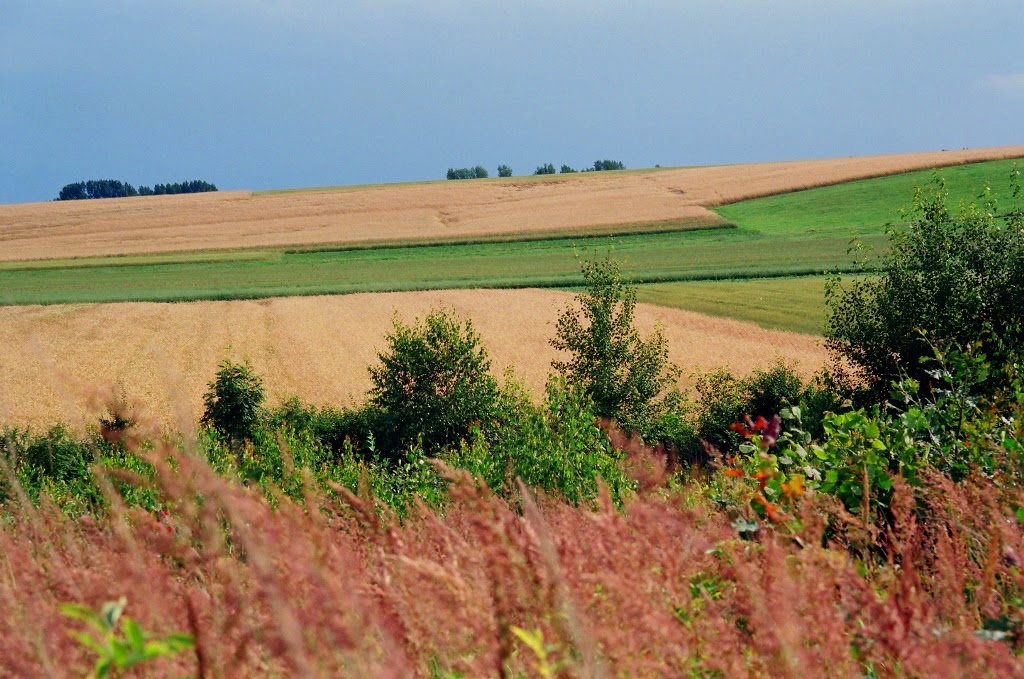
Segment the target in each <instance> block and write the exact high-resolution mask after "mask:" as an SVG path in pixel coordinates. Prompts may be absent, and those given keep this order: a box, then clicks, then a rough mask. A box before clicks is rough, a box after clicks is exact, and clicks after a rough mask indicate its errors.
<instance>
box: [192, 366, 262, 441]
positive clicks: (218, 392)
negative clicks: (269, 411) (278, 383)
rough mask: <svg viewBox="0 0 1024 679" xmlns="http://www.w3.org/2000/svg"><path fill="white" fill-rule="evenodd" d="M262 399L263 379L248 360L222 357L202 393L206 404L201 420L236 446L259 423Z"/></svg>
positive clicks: (247, 436)
mask: <svg viewBox="0 0 1024 679" xmlns="http://www.w3.org/2000/svg"><path fill="white" fill-rule="evenodd" d="M263 401H264V394H263V380H262V379H261V378H260V377H259V375H256V374H255V373H254V372H253V371H252V368H250V366H249V364H248V362H246V363H242V364H238V363H234V362H232V361H231V360H230V359H224V360H223V361H221V363H220V366H219V368H218V370H217V376H216V377H215V378H214V381H213V382H212V383H211V384H210V386H209V388H208V389H207V391H206V395H205V396H204V397H203V402H204V403H205V406H206V407H205V410H204V411H203V418H202V423H203V424H205V425H209V426H211V427H213V428H214V430H216V431H217V432H219V433H220V434H222V435H223V436H226V437H228V439H229V440H230V441H231V442H232V445H233V446H234V447H236V448H237V447H238V446H240V445H241V442H242V441H244V440H245V439H248V438H250V437H251V436H252V434H253V431H254V430H255V428H256V426H257V425H258V424H259V422H260V417H261V414H262V408H263Z"/></svg>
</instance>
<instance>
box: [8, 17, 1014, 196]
mask: <svg viewBox="0 0 1024 679" xmlns="http://www.w3.org/2000/svg"><path fill="white" fill-rule="evenodd" d="M1022 35H1024V2H1021V0H993V1H991V2H988V1H985V0H979V2H977V3H968V2H963V1H962V0H957V1H953V0H949V1H947V0H848V1H846V0H836V1H834V2H833V1H829V2H824V1H822V0H763V1H762V0H757V1H755V0H705V1H701V2H697V1H692V2H690V1H686V0H664V1H663V0H650V1H646V2H645V1H644V0H631V1H628V2H618V1H616V0H500V1H498V2H492V1H491V0H420V1H418V2H411V1H405V0H377V1H373V2H371V1H365V0H364V1H360V0H162V1H161V2H153V1H152V0H103V1H102V2H95V1H93V0H0V203H13V202H29V201H38V200H50V199H52V198H53V197H55V196H56V195H57V193H58V192H59V190H60V188H61V187H62V186H63V185H65V184H67V183H69V182H73V181H78V180H82V179H107V178H110V179H121V180H124V181H128V182H130V183H132V184H135V185H138V184H147V185H152V184H154V183H165V182H172V181H182V180H185V179H205V180H207V181H210V182H213V183H215V184H217V186H218V187H219V188H221V189H222V190H223V189H251V190H261V189H271V188H289V187H304V186H328V185H341V184H362V183H377V182H394V181H415V180H423V179H441V178H443V177H444V176H445V172H446V171H447V169H448V168H449V167H468V166H475V165H483V166H484V167H486V168H488V170H489V171H490V172H491V174H492V175H494V174H496V168H497V166H498V165H499V164H506V165H509V166H511V167H512V169H513V170H514V172H515V174H517V175H518V174H532V172H533V170H534V169H535V168H536V167H537V166H538V165H541V164H543V163H553V164H554V165H555V166H556V167H558V166H560V165H561V164H563V163H567V164H569V165H572V166H574V167H577V168H582V167H585V166H589V165H591V164H592V163H593V161H595V160H598V159H612V160H619V161H622V162H623V163H625V165H626V166H627V167H651V166H654V165H655V164H660V165H662V166H679V165H706V164H725V163H742V162H759V161H772V160H791V159H806V158H827V157H839V156H852V155H869V154H878V153H902V152H912V151H931V150H939V149H946V148H949V149H952V148H964V147H970V148H974V147H982V146H1001V145H1009V144H1022V143H1024V115H1022V112H1024V49H1022V48H1021V36H1022Z"/></svg>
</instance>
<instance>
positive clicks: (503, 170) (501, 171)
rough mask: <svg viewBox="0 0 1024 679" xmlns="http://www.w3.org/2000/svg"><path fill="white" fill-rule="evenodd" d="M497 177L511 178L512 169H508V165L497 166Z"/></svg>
mask: <svg viewBox="0 0 1024 679" xmlns="http://www.w3.org/2000/svg"><path fill="white" fill-rule="evenodd" d="M498 176H499V177H511V176H512V168H511V167H509V166H508V165H499V166H498Z"/></svg>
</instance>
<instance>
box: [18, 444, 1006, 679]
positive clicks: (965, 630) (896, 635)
mask: <svg viewBox="0 0 1024 679" xmlns="http://www.w3.org/2000/svg"><path fill="white" fill-rule="evenodd" d="M164 452H169V451H162V453H164ZM175 457H176V458H177V459H176V461H177V464H176V467H175V469H176V470H177V471H176V472H175V471H172V470H171V468H170V466H169V465H168V464H166V462H165V461H160V460H159V459H158V458H157V457H156V456H154V458H153V459H154V461H156V462H157V463H158V465H159V470H160V471H159V475H158V478H157V484H158V485H159V487H160V489H161V491H162V496H163V497H164V498H166V506H167V507H168V508H169V509H170V512H169V515H168V518H167V520H166V521H165V522H162V521H158V520H156V519H155V518H154V517H153V516H151V515H148V514H146V513H144V512H141V511H137V510H132V511H130V512H129V513H128V518H130V520H124V519H125V517H124V516H123V514H122V511H121V510H120V509H119V508H118V507H116V506H115V508H114V515H113V517H112V518H111V519H110V520H100V521H97V520H94V519H92V518H85V519H82V520H78V521H76V520H73V519H68V518H66V517H62V516H60V515H59V513H58V512H57V511H55V510H52V509H51V508H48V507H43V509H42V511H41V512H36V511H33V510H30V509H21V508H19V507H17V506H16V504H15V503H13V502H12V503H9V504H8V505H7V507H5V510H6V511H7V514H6V515H5V517H4V518H5V520H4V521H3V522H2V524H0V555H3V559H2V561H3V563H2V564H0V566H2V570H0V607H2V608H3V610H4V611H5V615H4V616H0V658H3V666H2V667H0V675H2V676H5V677H6V676H18V677H35V676H50V677H59V676H79V677H80V676H83V675H84V674H85V673H86V670H87V668H88V658H87V655H86V654H85V653H84V652H83V650H82V648H81V647H80V646H78V645H77V644H76V643H75V642H74V640H73V639H72V638H71V637H70V636H69V634H68V631H69V630H73V629H78V628H79V625H77V624H75V623H71V622H69V621H68V620H67V619H66V618H63V617H62V616H61V615H60V614H59V612H58V607H59V605H60V604H62V603H66V602H81V603H84V604H87V605H89V606H91V607H99V606H100V605H102V603H103V602H104V601H111V600H116V599H117V598H118V597H120V596H126V597H127V598H128V602H129V603H128V609H127V612H128V613H129V614H130V615H132V616H133V617H135V618H137V619H138V620H139V622H140V623H141V624H142V626H143V627H144V628H145V629H147V630H152V631H154V632H156V633H158V634H167V633H170V632H173V631H185V632H188V633H190V634H191V635H193V637H194V638H195V641H196V643H195V649H194V650H193V651H192V652H185V653H182V654H179V655H178V656H176V657H175V658H173V659H171V660H161V661H157V662H154V663H147V664H146V665H145V666H142V667H141V668H139V671H138V672H137V673H136V672H134V671H133V673H132V675H131V676H145V677H166V676H185V675H191V676H199V677H252V676H271V677H284V676H287V677H337V676H358V677H396V678H397V677H429V676H468V677H500V676H505V677H537V676H544V675H543V674H542V673H541V672H540V671H539V667H538V665H539V662H540V658H538V657H537V655H536V654H534V653H531V651H530V650H529V649H528V648H527V647H526V646H525V644H523V643H522V641H520V640H519V639H518V638H517V636H516V634H515V629H516V628H519V629H522V630H528V631H533V630H537V631H538V632H537V633H539V634H540V635H542V637H543V642H544V645H545V646H546V647H547V649H548V651H547V652H548V653H549V654H550V655H549V658H548V660H550V661H551V663H553V664H557V665H558V667H559V668H560V669H559V671H557V673H555V672H552V673H549V674H547V676H558V677H581V678H582V677H634V676H635V677H683V676H711V677H744V676H745V677H863V676H866V675H867V676H879V677H939V676H941V677H981V676H986V677H998V676H1003V677H1010V676H1021V672H1022V670H1024V667H1022V661H1021V657H1020V656H1019V655H1015V654H1014V645H1013V644H1016V645H1017V648H1018V649H1019V643H1020V641H1019V638H1017V639H1016V641H1013V637H1011V642H1013V643H1011V642H1003V641H993V640H985V639H982V638H980V637H979V636H978V635H977V634H975V631H976V630H978V629H979V628H980V627H981V625H982V624H983V622H984V621H986V620H991V619H993V618H998V617H999V616H1000V615H1001V614H1003V613H1004V612H1009V613H1010V614H1011V615H1013V616H1014V618H1013V619H1017V616H1019V610H1020V609H1019V608H1018V607H1017V605H1016V594H1017V593H1018V592H1019V591H1020V588H1021V585H1022V584H1024V582H1022V578H1021V573H1020V568H1019V566H1020V560H1019V559H1020V557H1019V555H1020V554H1022V553H1024V531H1022V529H1021V524H1020V522H1018V521H1017V520H1016V519H1015V517H1014V516H1013V512H1012V509H1011V507H1012V506H1016V505H1018V504H1019V503H1020V502H1021V501H1022V499H1024V498H1022V497H1021V494H1020V492H1019V491H1017V490H1016V489H1014V488H1002V489H1000V488H999V487H998V486H997V484H996V483H995V482H993V481H992V480H990V479H987V478H978V479H972V480H971V481H970V482H969V483H967V484H965V485H964V486H957V485H954V484H952V483H948V482H945V483H943V482H941V481H938V482H937V483H936V485H935V487H933V488H929V489H928V490H927V493H926V494H925V495H924V498H925V500H926V501H927V503H928V505H929V508H930V520H929V522H928V523H927V524H920V523H918V522H917V520H916V516H917V512H916V511H915V498H914V496H912V495H911V493H910V490H909V488H907V487H906V485H905V484H902V483H898V484H897V486H896V493H897V499H898V500H899V502H898V503H897V505H896V507H897V509H896V512H897V516H896V520H895V521H894V522H893V529H892V531H891V532H890V535H889V537H890V538H891V539H890V544H891V545H892V546H891V548H890V549H889V551H888V554H887V556H888V558H887V559H886V560H885V561H879V562H873V563H867V564H860V565H858V564H857V563H855V562H854V560H853V559H851V557H850V555H849V553H848V552H847V551H846V550H845V548H844V547H845V545H844V544H843V543H842V542H841V541H833V539H832V538H825V535H826V531H825V521H824V520H825V517H826V516H828V515H830V512H831V513H834V507H831V505H830V504H829V502H828V500H829V499H828V498H825V497H821V496H809V497H806V498H805V499H804V500H803V508H802V519H803V520H802V522H801V526H800V528H799V534H798V535H797V536H796V537H797V538H798V539H796V540H794V539H787V538H786V537H785V535H784V533H779V534H776V533H775V532H774V531H771V530H770V529H768V528H765V529H763V530H761V531H759V533H758V539H759V541H758V542H743V541H740V540H737V539H736V533H735V531H734V530H733V529H732V528H730V526H729V523H728V522H729V519H728V516H727V514H726V513H725V512H722V511H720V510H718V509H716V507H715V504H714V503H710V502H707V501H702V500H701V499H700V496H699V492H700V491H699V489H696V488H692V487H691V488H688V489H684V491H683V492H682V493H680V492H665V489H664V488H657V489H655V492H650V493H647V494H645V495H642V496H640V497H639V498H637V499H635V500H633V501H630V502H628V503H627V504H626V506H625V507H624V508H623V510H622V511H621V512H619V511H616V510H615V509H614V508H613V507H612V506H611V502H610V501H607V499H605V501H603V502H602V503H601V505H600V507H599V508H598V510H597V511H590V510H588V509H583V508H573V507H570V506H568V505H565V504H563V503H560V502H557V501H541V502H540V503H534V502H532V501H530V500H529V499H528V498H527V499H524V502H523V510H522V511H521V512H519V511H515V510H514V509H513V508H511V507H510V506H509V505H508V504H506V503H505V502H503V501H502V500H500V499H498V498H496V497H494V496H493V495H491V494H490V493H489V492H487V491H486V490H479V489H477V488H476V487H475V486H474V484H473V483H472V482H471V481H469V480H468V479H466V478H465V476H458V475H455V476H454V479H455V482H456V483H455V486H454V488H453V489H452V502H451V504H450V505H449V506H448V507H447V508H446V510H445V511H443V512H441V511H433V510H429V509H427V508H425V507H423V508H421V510H420V511H419V512H418V515H417V516H412V517H410V518H409V519H408V520H406V521H404V522H397V521H393V520H390V519H388V518H386V517H385V518H382V517H380V516H379V515H378V513H377V512H376V511H375V510H374V508H373V506H372V504H371V502H372V498H369V497H366V496H363V497H361V498H357V497H354V496H352V495H351V494H344V497H345V498H346V500H340V499H334V498H330V497H323V496H321V495H320V494H319V493H317V492H316V491H315V490H312V489H310V490H311V492H310V493H309V494H308V495H307V500H306V504H305V506H303V505H298V504H295V503H293V502H292V501H290V500H288V499H286V498H282V499H281V500H280V501H279V503H278V506H277V509H276V510H272V509H271V508H270V506H269V505H268V503H267V502H266V501H265V500H264V498H263V497H262V496H261V495H259V493H258V491H257V490H256V489H254V488H243V487H241V486H239V485H238V484H237V483H231V482H229V481H227V480H225V479H222V478H220V477H217V476H216V475H215V474H214V473H213V471H212V470H211V469H210V468H209V467H207V466H206V465H205V464H203V463H202V462H200V460H199V458H198V457H196V456H193V455H189V454H176V455H175ZM694 491H696V493H697V494H695V493H694ZM687 495H689V498H688V497H687ZM1000 495H1002V496H1003V497H1000ZM688 505H689V506H688ZM431 670H433V671H431ZM449 670H452V671H456V672H458V674H456V675H449V674H448V671H449ZM869 670H870V672H869Z"/></svg>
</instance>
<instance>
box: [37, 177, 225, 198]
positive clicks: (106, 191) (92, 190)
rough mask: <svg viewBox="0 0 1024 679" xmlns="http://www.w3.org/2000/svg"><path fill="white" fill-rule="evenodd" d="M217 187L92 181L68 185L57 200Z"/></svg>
mask: <svg viewBox="0 0 1024 679" xmlns="http://www.w3.org/2000/svg"><path fill="white" fill-rule="evenodd" d="M216 190H217V187H216V186H215V185H214V184H211V183H209V182H207V181H203V180H202V179H193V180H191V181H184V182H174V183H170V184H157V185H155V186H153V187H152V188H150V187H148V186H139V188H138V189H136V188H135V187H134V186H132V185H131V184H129V183H127V182H122V181H119V180H117V179H90V180H88V181H81V182H74V183H71V184H67V185H65V186H64V188H62V189H61V190H60V194H59V195H58V196H57V200H85V199H90V198H129V197H132V196H161V195H164V194H176V193H205V192H207V191H216Z"/></svg>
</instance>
